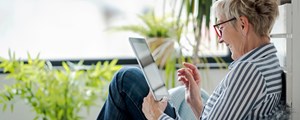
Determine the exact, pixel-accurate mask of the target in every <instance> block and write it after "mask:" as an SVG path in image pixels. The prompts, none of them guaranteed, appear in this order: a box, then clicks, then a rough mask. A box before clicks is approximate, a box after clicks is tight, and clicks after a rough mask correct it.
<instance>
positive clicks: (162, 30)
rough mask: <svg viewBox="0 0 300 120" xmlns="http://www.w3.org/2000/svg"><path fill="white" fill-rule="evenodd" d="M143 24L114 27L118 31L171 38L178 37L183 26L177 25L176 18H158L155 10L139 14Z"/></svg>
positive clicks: (150, 36)
mask: <svg viewBox="0 0 300 120" xmlns="http://www.w3.org/2000/svg"><path fill="white" fill-rule="evenodd" d="M138 18H139V19H140V20H141V21H142V23H143V24H134V25H124V26H120V27H114V28H113V30H117V31H131V32H134V33H137V34H140V35H142V36H145V37H147V38H153V37H158V38H169V37H178V36H180V34H181V30H182V27H178V26H177V25H176V21H175V20H170V19H165V18H158V17H157V16H155V14H154V12H153V11H152V12H149V13H146V14H143V15H138Z"/></svg>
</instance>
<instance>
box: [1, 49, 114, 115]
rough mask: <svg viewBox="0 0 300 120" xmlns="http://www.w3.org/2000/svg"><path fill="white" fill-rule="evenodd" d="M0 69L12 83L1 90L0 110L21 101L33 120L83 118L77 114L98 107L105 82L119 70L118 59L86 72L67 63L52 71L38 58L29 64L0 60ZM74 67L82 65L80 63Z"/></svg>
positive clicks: (50, 66)
mask: <svg viewBox="0 0 300 120" xmlns="http://www.w3.org/2000/svg"><path fill="white" fill-rule="evenodd" d="M0 60H1V63H0V69H3V70H4V72H6V73H7V78H9V79H10V80H14V83H13V84H12V85H4V89H3V90H0V104H2V105H3V108H2V110H6V109H7V106H10V109H11V110H13V108H14V103H15V102H16V99H21V100H24V101H25V102H26V103H27V104H28V105H29V106H31V107H32V109H33V111H34V112H35V116H36V117H35V118H34V119H39V118H42V119H43V120H79V119H84V118H83V117H82V116H80V115H79V114H78V113H79V112H80V111H81V110H82V109H83V108H87V110H89V108H90V107H91V106H96V105H99V104H97V103H99V101H98V100H99V98H101V97H102V98H105V97H106V95H107V93H106V92H107V91H106V90H107V83H109V81H110V80H111V78H112V76H113V74H114V72H115V71H117V70H118V69H120V66H119V65H116V62H117V60H113V61H112V62H111V63H109V62H104V63H101V62H98V63H97V64H96V65H92V66H89V67H86V68H85V69H74V67H73V68H72V67H71V66H70V65H68V64H67V63H66V62H63V63H62V68H61V69H58V68H54V67H53V66H52V65H51V63H50V62H47V61H45V60H40V59H39V58H38V57H36V58H35V59H31V57H30V55H28V62H27V63H25V62H23V61H19V60H16V58H15V55H13V56H12V55H11V54H10V58H9V59H5V58H0ZM77 65H79V66H82V65H83V61H81V62H79V63H78V64H77Z"/></svg>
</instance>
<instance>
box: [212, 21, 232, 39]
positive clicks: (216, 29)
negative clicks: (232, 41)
mask: <svg viewBox="0 0 300 120" xmlns="http://www.w3.org/2000/svg"><path fill="white" fill-rule="evenodd" d="M233 20H236V18H235V17H234V18H231V19H229V20H226V21H224V22H221V23H218V24H215V25H213V27H214V29H215V32H216V34H217V35H218V37H219V38H220V37H222V32H221V30H220V29H219V27H218V26H220V25H222V24H225V23H227V22H230V21H233ZM218 31H219V32H218ZM220 34H221V35H220Z"/></svg>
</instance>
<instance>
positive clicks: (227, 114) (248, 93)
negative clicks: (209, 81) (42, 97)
mask: <svg viewBox="0 0 300 120" xmlns="http://www.w3.org/2000/svg"><path fill="white" fill-rule="evenodd" d="M224 82H225V83H224V84H225V89H224V91H223V92H222V93H221V94H220V97H218V98H217V99H216V101H215V104H214V105H213V106H212V108H211V110H210V112H209V113H207V114H206V115H205V116H202V119H209V120H219V119H224V120H240V119H245V118H246V117H247V115H248V114H249V113H250V111H251V110H252V109H253V108H254V107H255V104H256V102H257V101H259V100H262V99H263V94H264V91H265V90H266V88H265V81H264V78H263V76H262V74H261V72H260V71H259V70H258V69H257V67H256V66H255V65H253V64H252V63H249V62H242V63H240V64H238V65H237V66H236V67H235V68H234V69H232V71H230V73H229V74H228V76H226V78H225V81H224Z"/></svg>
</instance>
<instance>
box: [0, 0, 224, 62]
mask: <svg viewBox="0 0 300 120" xmlns="http://www.w3.org/2000/svg"><path fill="white" fill-rule="evenodd" d="M157 4H161V0H126V2H125V1H122V0H26V1H22V0H3V1H0V18H1V19H0V55H1V56H2V57H6V58H7V57H8V50H9V49H10V50H11V51H14V52H15V53H16V56H17V57H18V58H21V59H26V58H27V52H28V53H30V54H31V56H32V57H34V56H36V55H37V54H38V53H40V58H41V59H47V60H80V59H85V60H86V59H93V60H99V59H112V58H119V59H123V58H124V59H128V58H130V59H133V58H134V57H133V56H134V54H133V51H132V50H131V48H130V45H129V43H128V37H132V36H134V37H141V36H139V35H137V34H134V33H130V32H112V31H109V30H108V29H109V28H110V27H111V26H116V25H122V24H132V23H136V22H137V17H136V15H137V14H141V13H144V12H146V11H148V10H150V9H151V8H152V7H153V6H155V5H157ZM212 30H213V29H212ZM186 44H187V43H186ZM204 45H207V44H204ZM212 47H213V46H205V48H212ZM204 51H205V50H204ZM216 51H217V53H219V55H225V56H226V55H228V50H227V49H224V48H222V49H219V48H217V50H216ZM187 54H188V53H187ZM210 54H211V52H207V53H206V54H204V55H205V56H207V55H210Z"/></svg>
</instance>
